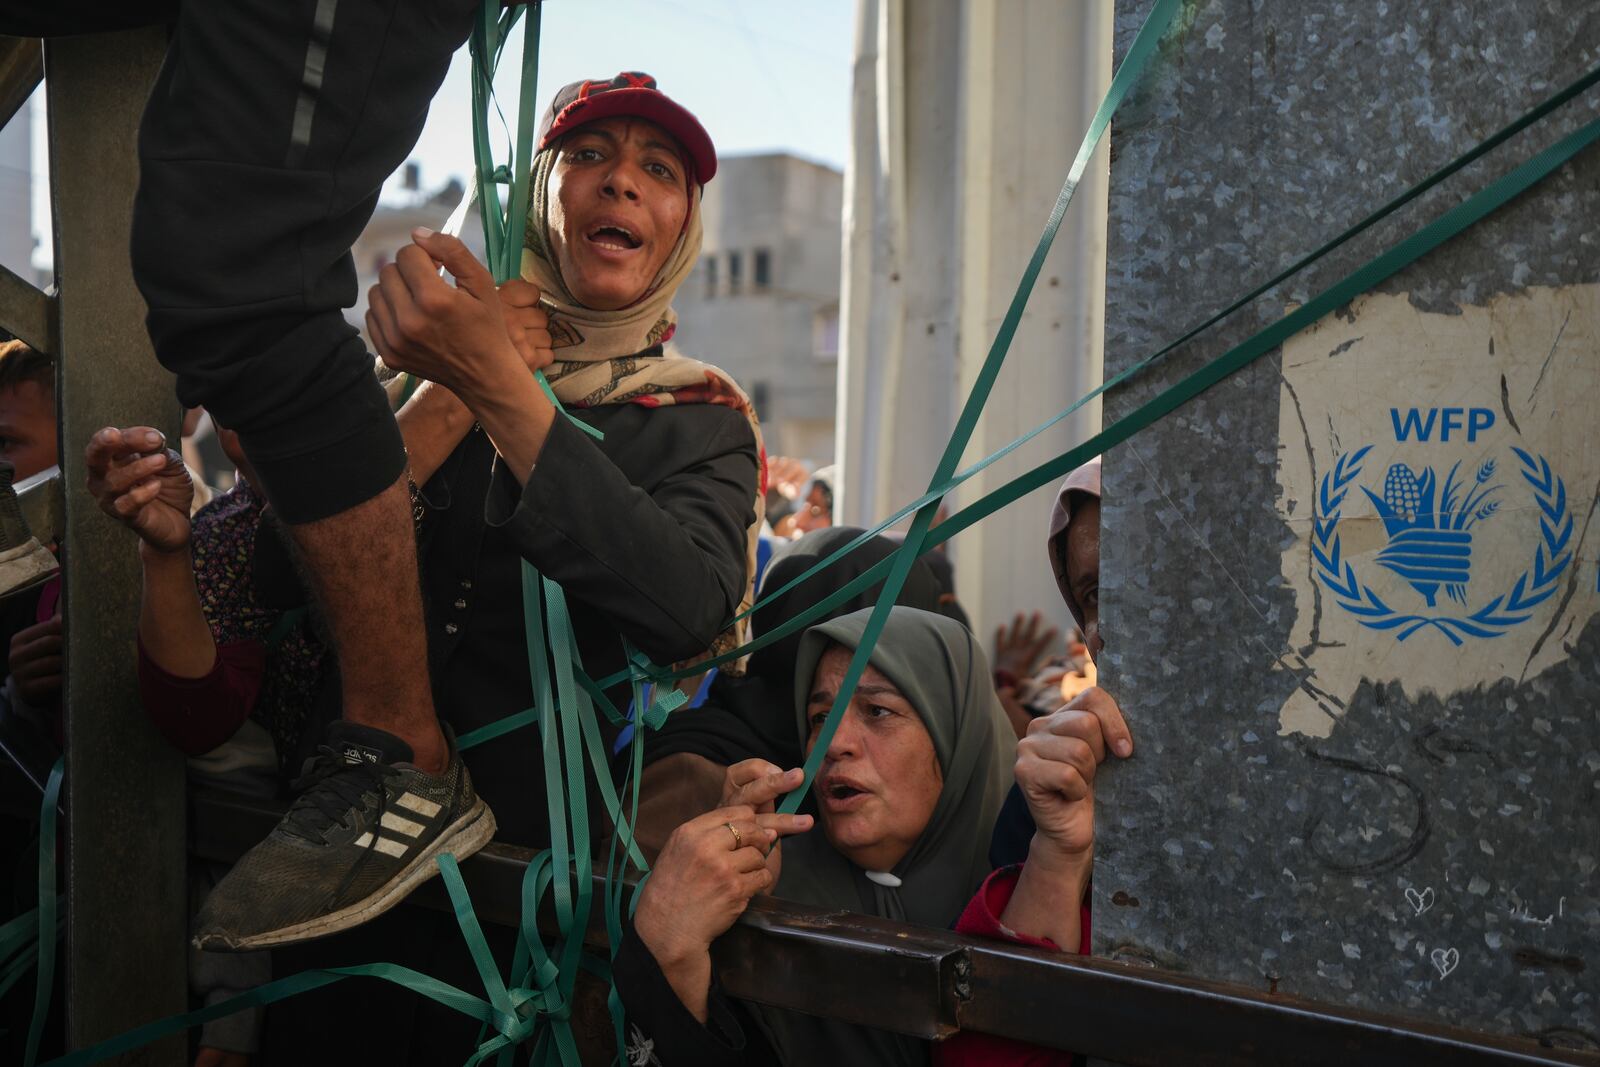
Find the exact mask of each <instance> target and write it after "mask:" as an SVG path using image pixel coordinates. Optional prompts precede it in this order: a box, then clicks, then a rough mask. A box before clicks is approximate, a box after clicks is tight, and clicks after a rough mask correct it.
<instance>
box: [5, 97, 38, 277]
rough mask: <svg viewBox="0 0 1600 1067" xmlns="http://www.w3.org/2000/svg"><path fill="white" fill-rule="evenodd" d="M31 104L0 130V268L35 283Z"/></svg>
mask: <svg viewBox="0 0 1600 1067" xmlns="http://www.w3.org/2000/svg"><path fill="white" fill-rule="evenodd" d="M32 168H33V103H32V102H31V101H30V102H29V103H26V104H24V105H22V107H20V108H18V109H17V113H16V115H14V116H13V117H12V119H11V121H10V122H8V123H6V124H5V126H4V127H3V128H0V265H4V266H5V267H8V268H9V269H10V270H11V271H13V272H14V273H16V274H17V275H18V276H20V277H22V278H25V279H27V280H29V281H32V280H34V269H33V174H32Z"/></svg>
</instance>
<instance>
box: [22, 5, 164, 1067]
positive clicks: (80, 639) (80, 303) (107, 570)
mask: <svg viewBox="0 0 1600 1067" xmlns="http://www.w3.org/2000/svg"><path fill="white" fill-rule="evenodd" d="M165 43H166V42H165V34H164V31H162V30H160V29H149V30H140V31H136V32H129V33H119V34H99V35H89V36H83V37H74V38H66V39H62V40H59V41H51V42H50V43H49V44H48V45H47V46H46V51H45V63H46V67H47V70H48V72H49V80H48V83H47V84H48V91H49V94H50V95H49V102H50V108H49V112H50V178H51V193H52V196H53V202H54V207H55V210H54V216H55V242H56V247H55V262H56V277H57V279H58V289H59V290H60V292H61V295H60V297H59V298H58V299H59V308H60V322H59V333H58V336H59V338H60V346H59V351H58V352H57V361H56V364H57V368H58V369H57V373H58V374H59V379H58V381H59V388H58V390H57V395H58V396H59V397H60V404H61V441H62V447H61V454H62V467H63V477H64V479H65V483H66V486H65V488H66V517H67V523H66V525H67V537H66V559H65V563H66V588H65V605H66V610H65V615H66V621H67V659H66V665H67V682H66V707H67V781H66V795H67V810H68V812H69V813H70V817H69V827H70V832H69V836H68V841H67V902H68V913H67V918H68V921H67V951H66V963H67V1038H68V1043H69V1044H70V1045H72V1046H73V1047H81V1046H83V1045H86V1044H89V1043H91V1042H93V1041H97V1040H100V1039H103V1038H107V1037H111V1036H113V1035H115V1034H118V1033H121V1032H122V1031H124V1030H127V1029H129V1028H130V1027H133V1026H135V1025H137V1024H139V1023H143V1022H147V1021H149V1020H151V1019H155V1018H159V1017H161V1016H165V1015H169V1014H171V1013H173V1012H179V1011H182V1010H184V1008H185V1005H186V999H187V996H186V994H187V981H186V976H187V947H186V940H187V933H188V929H187V926H188V924H187V913H186V907H185V901H186V897H187V894H186V892H185V888H186V878H185V875H184V868H185V852H184V795H183V787H184V767H183V758H182V757H181V756H180V755H179V754H178V753H177V751H176V750H175V749H173V748H172V747H171V746H170V745H168V744H166V743H165V742H163V741H162V739H161V738H160V737H159V736H158V735H157V734H156V732H155V730H154V729H153V728H152V727H151V726H150V725H149V723H148V722H147V720H146V719H145V717H144V715H143V714H142V713H141V711H140V710H139V700H138V690H137V686H136V684H135V677H134V664H135V658H134V655H135V653H134V634H135V625H136V619H137V615H138V603H139V565H138V555H137V548H136V543H135V540H134V538H133V537H132V536H131V535H129V534H128V532H127V531H126V530H123V529H122V528H121V527H119V526H117V525H115V524H113V523H112V522H110V521H109V520H107V519H106V517H105V516H104V515H102V514H101V513H100V511H99V509H98V508H96V506H95V504H94V501H93V500H92V499H91V498H90V497H89V495H88V493H87V492H86V490H85V488H84V479H83V465H82V460H81V458H80V457H81V456H82V449H83V445H84V442H85V441H86V440H87V439H88V437H89V435H90V434H91V433H93V431H94V430H96V429H98V428H99V427H100V426H103V425H106V424H118V425H128V424H132V423H144V424H149V425H154V426H157V427H160V428H161V429H163V430H164V431H166V432H167V433H168V434H169V436H171V437H173V439H176V436H177V430H178V425H177V417H178V406H177V401H176V400H175V399H174V397H173V391H172V384H171V380H170V378H169V377H168V376H167V374H166V373H165V372H164V371H163V370H162V369H161V368H160V366H158V365H157V363H156V361H155V357H154V354H153V353H152V352H151V348H150V342H149V339H148V337H147V336H146V334H145V330H144V310H145V309H144V304H143V301H141V300H140V298H139V294H138V292H137V291H136V290H135V288H134V285H133V279H132V274H131V271H130V268H129V263H128V231H129V223H130V219H131V217H132V205H133V193H134V189H135V187H136V185H137V161H136V155H135V131H136V130H137V127H138V122H139V113H140V109H141V105H142V103H143V101H144V99H145V97H146V95H147V94H148V92H149V87H150V84H151V83H152V81H153V80H154V78H155V73H156V70H157V68H158V66H159V65H160V63H161V59H162V56H163V54H164V52H165ZM184 1054H185V1041H184V1039H183V1038H182V1037H175V1038H172V1039H169V1040H166V1041H163V1042H160V1043H158V1044H156V1045H152V1046H150V1047H148V1048H147V1049H145V1050H143V1051H141V1052H137V1053H131V1054H129V1055H127V1056H125V1057H122V1058H121V1059H120V1060H119V1061H118V1062H122V1063H140V1064H174V1065H176V1064H179V1063H181V1062H182V1061H183V1059H184Z"/></svg>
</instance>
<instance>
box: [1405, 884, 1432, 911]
mask: <svg viewBox="0 0 1600 1067" xmlns="http://www.w3.org/2000/svg"><path fill="white" fill-rule="evenodd" d="M1406 903H1407V904H1410V905H1411V906H1412V908H1414V909H1416V912H1417V914H1418V915H1421V914H1422V913H1423V912H1425V911H1427V910H1428V909H1429V908H1431V907H1433V886H1431V885H1430V886H1429V887H1428V888H1426V889H1424V890H1423V891H1422V892H1420V893H1419V892H1417V891H1416V890H1415V889H1411V888H1409V887H1408V888H1407V889H1406Z"/></svg>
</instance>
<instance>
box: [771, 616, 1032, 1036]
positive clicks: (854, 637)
mask: <svg viewBox="0 0 1600 1067" xmlns="http://www.w3.org/2000/svg"><path fill="white" fill-rule="evenodd" d="M871 614H872V612H871V611H870V610H863V611H858V612H855V613H854V614H851V615H847V616H845V617H844V618H841V619H835V620H833V621H832V622H829V623H825V624H823V625H821V626H814V627H812V628H811V629H810V630H808V631H807V632H806V635H805V639H804V641H803V642H802V644H801V648H800V653H799V658H798V662H797V664H796V667H795V675H794V696H793V701H792V703H791V714H792V715H793V717H792V718H791V723H792V724H793V725H794V727H795V728H796V729H797V732H798V734H799V736H801V737H805V736H806V735H807V733H808V728H807V723H806V717H807V716H806V713H807V710H808V709H807V703H808V697H809V695H810V692H811V684H812V677H813V675H814V674H815V673H816V668H817V664H818V662H819V661H820V660H821V659H822V656H823V653H825V652H826V651H827V650H828V649H829V648H830V647H831V646H833V645H836V644H837V645H843V646H844V647H845V648H848V649H851V650H854V649H855V648H856V647H857V646H858V645H859V644H860V643H861V638H862V635H863V633H864V631H865V630H866V626H867V620H868V619H869V618H870V616H871ZM869 662H870V663H871V664H872V666H874V667H876V668H877V669H878V670H879V671H881V672H882V673H883V674H884V675H885V676H886V677H887V678H888V679H889V680H890V681H891V682H893V683H894V685H895V688H897V689H899V690H900V692H901V693H902V694H903V695H904V696H905V697H906V699H907V700H908V701H909V702H910V703H911V706H912V707H914V708H915V709H916V710H917V714H918V715H920V716H921V718H922V723H923V725H924V726H925V727H927V730H928V734H929V736H930V737H931V738H932V740H933V749H934V753H935V755H936V756H937V757H938V760H939V767H940V770H941V771H942V772H943V775H944V785H943V788H942V789H941V790H940V793H939V799H938V801H937V802H936V804H935V805H934V809H933V814H932V815H931V816H930V817H929V819H928V825H927V827H926V828H925V829H924V830H923V831H922V834H921V836H919V837H918V838H917V841H916V843H915V844H914V845H912V846H911V849H910V851H908V852H907V853H906V855H905V857H904V858H902V859H901V860H900V862H899V863H897V864H895V866H894V869H893V870H892V871H888V872H874V877H870V878H869V877H868V872H866V871H863V870H862V869H861V868H860V867H857V866H856V865H855V864H854V863H851V862H850V861H849V860H848V859H846V858H845V857H844V856H842V855H840V854H839V853H838V852H836V851H834V849H833V847H832V846H831V845H830V844H829V843H828V839H827V837H826V836H824V834H823V831H822V828H821V827H820V826H819V827H818V828H817V829H815V830H813V831H811V832H810V833H807V834H804V835H801V836H799V837H794V838H791V839H789V840H788V841H787V842H786V843H785V844H784V846H783V874H782V878H781V879H780V881H779V883H778V887H777V889H776V891H775V895H776V896H779V897H781V898H784V899H786V900H797V901H801V902H803V903H806V904H815V905H818V906H821V907H825V908H831V909H845V910H849V911H854V912H859V913H862V914H867V915H876V916H879V917H880V918H885V919H895V920H901V921H906V922H913V923H918V924H921V925H923V926H933V927H940V928H945V927H949V926H950V925H951V924H952V923H953V922H954V921H955V919H956V917H957V916H958V915H959V914H960V913H961V909H962V908H963V907H964V906H965V905H966V903H967V901H968V900H969V899H971V897H972V894H973V893H974V892H975V891H976V890H977V888H978V886H979V885H980V884H981V883H982V881H983V879H984V877H985V876H986V875H988V873H989V859H988V855H987V852H988V846H989V833H990V830H991V829H992V828H993V826H994V820H995V816H996V814H997V813H998V812H999V810H1000V804H1001V801H1002V800H1003V799H1004V798H1005V793H1006V789H1007V788H1008V787H1009V786H1010V785H1011V778H1012V774H1011V765H1012V761H1013V759H1014V745H1013V741H1014V735H1013V734H1012V732H1011V727H1010V725H1009V724H1008V722H1007V720H1006V716H1005V712H1004V711H1002V710H1001V708H1000V702H999V700H998V698H996V696H995V693H994V684H993V682H992V681H991V680H990V673H989V663H988V660H987V659H986V658H985V656H984V654H983V649H982V648H980V647H979V645H978V642H977V640H976V639H975V638H974V637H973V636H972V631H971V630H968V629H967V628H966V627H965V626H962V625H961V624H960V623H958V622H956V621H955V620H954V619H950V618H948V617H946V616H944V615H940V614H935V613H934V612H930V611H918V610H916V609H914V608H904V607H897V608H895V609H894V610H893V611H892V612H890V613H889V619H888V622H887V624H886V625H885V626H884V629H883V633H882V634H881V635H880V636H879V638H878V642H877V644H876V645H875V646H874V647H873V649H872V655H871V658H870V660H869ZM885 875H887V877H885ZM895 883H898V884H895ZM761 1014H762V1022H763V1025H765V1026H766V1027H767V1029H768V1030H769V1031H770V1032H771V1033H772V1035H773V1037H774V1041H773V1046H774V1047H775V1048H778V1049H780V1050H781V1054H782V1056H783V1058H784V1062H786V1063H791V1064H800V1063H807V1064H810V1063H828V1062H833V1063H851V1064H854V1063H873V1064H905V1065H912V1064H923V1063H926V1062H928V1048H927V1045H926V1044H925V1043H924V1042H921V1041H918V1040H915V1039H913V1038H908V1037H904V1036H901V1035H897V1034H891V1033H889V1032H888V1031H886V1030H876V1029H873V1028H870V1027H864V1026H856V1025H854V1024H850V1023H841V1022H837V1021H833V1020H827V1019H820V1018H816V1017H814V1016H810V1015H801V1014H798V1013H795V1012H789V1011H777V1010H770V1009H762V1012H761Z"/></svg>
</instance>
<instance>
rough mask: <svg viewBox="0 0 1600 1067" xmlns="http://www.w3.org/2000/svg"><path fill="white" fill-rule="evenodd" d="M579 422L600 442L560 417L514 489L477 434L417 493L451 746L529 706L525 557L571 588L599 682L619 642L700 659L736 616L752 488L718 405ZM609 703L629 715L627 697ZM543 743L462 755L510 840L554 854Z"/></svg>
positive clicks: (500, 742)
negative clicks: (452, 738) (593, 430)
mask: <svg viewBox="0 0 1600 1067" xmlns="http://www.w3.org/2000/svg"><path fill="white" fill-rule="evenodd" d="M573 415H574V416H575V417H576V418H578V419H581V420H582V421H584V422H585V423H587V424H589V425H591V426H594V427H595V428H596V429H598V430H600V431H602V432H603V433H604V434H605V439H604V440H603V441H596V440H595V439H593V438H592V437H590V436H588V435H587V434H585V433H583V432H582V431H581V430H579V429H578V428H577V427H576V426H573V425H572V424H571V423H569V422H568V421H567V419H566V418H564V417H561V416H557V418H556V421H555V424H554V426H553V427H552V429H551V431H550V436H549V438H548V439H547V440H546V442H545V446H544V449H543V451H542V452H541V453H540V454H539V458H538V461H537V462H536V463H535V465H534V468H533V473H532V474H531V475H530V476H529V478H528V481H527V483H526V484H525V485H518V484H517V483H516V481H515V480H514V479H512V478H511V477H510V476H509V475H508V474H507V473H506V470H505V468H504V466H503V465H502V464H498V463H496V462H495V453H494V448H493V445H492V444H490V442H489V440H488V438H487V437H486V436H485V435H484V433H483V432H482V431H481V430H477V429H474V430H473V431H472V432H471V433H470V434H468V436H467V437H466V439H465V440H463V441H462V443H461V444H460V445H459V446H458V447H457V448H456V450H455V451H454V452H453V453H452V454H451V455H450V457H449V458H448V459H447V460H446V461H445V463H444V464H443V465H442V466H441V467H440V468H439V470H438V471H437V472H436V473H435V474H434V476H433V477H432V478H431V479H429V481H428V484H427V485H426V486H424V487H423V490H422V498H423V502H424V503H425V505H426V509H427V513H426V515H425V516H424V519H423V527H422V533H421V542H420V556H421V563H422V574H423V591H424V599H425V602H426V604H427V610H428V632H429V642H428V643H429V659H430V666H431V668H432V672H433V687H434V694H435V701H436V704H437V706H438V708H439V711H440V714H441V715H442V716H443V717H444V718H445V719H447V720H448V721H449V722H450V724H451V725H452V726H453V727H454V728H455V731H456V733H457V734H458V735H460V734H463V733H466V732H468V731H470V730H474V729H477V728H478V727H480V726H484V725H487V724H488V723H491V722H493V721H495V720H497V719H500V718H503V717H505V716H507V715H512V714H515V713H517V712H519V711H521V710H523V709H524V708H527V707H529V706H530V705H531V704H532V702H533V690H532V682H531V680H530V675H529V670H528V648H527V642H526V638H525V636H524V627H523V610H522V582H521V576H520V567H521V560H523V559H527V560H528V561H529V562H530V563H532V564H533V565H534V566H535V567H537V568H538V569H539V571H540V573H542V574H543V575H544V576H545V577H547V578H550V579H552V580H554V581H556V582H558V583H560V585H561V587H562V588H563V590H564V591H565V593H566V598H567V604H568V607H569V609H570V611H571V615H572V624H573V629H574V631H575V633H576V635H577V643H578V651H579V653H580V655H581V658H582V660H583V666H584V668H585V670H586V671H587V672H588V674H589V675H590V676H591V677H593V678H596V679H598V678H601V677H604V676H605V675H608V674H611V673H613V672H614V671H617V670H619V669H620V668H621V667H622V666H623V665H624V663H625V658H624V655H623V651H622V642H621V640H620V639H619V635H620V636H621V637H626V638H628V640H630V641H631V642H633V644H634V645H635V646H636V647H637V648H638V649H639V650H640V651H642V652H643V653H644V654H645V655H647V656H649V657H650V658H651V659H652V660H654V661H655V662H657V663H661V664H669V663H673V662H676V661H679V660H683V659H687V658H689V657H691V656H694V655H697V654H699V653H701V652H704V651H705V650H706V649H707V648H708V647H710V645H711V643H712V641H713V640H714V639H715V638H716V637H717V635H718V634H719V633H720V632H721V631H722V629H723V627H724V626H725V625H726V623H727V622H728V620H729V619H731V618H732V617H733V615H734V613H735V612H736V611H737V609H738V606H739V600H740V597H741V596H742V594H743V592H744V588H745V582H746V531H747V530H748V528H749V525H750V523H751V522H753V521H754V519H755V511H754V506H755V499H756V483H757V478H758V476H759V475H758V465H757V459H756V446H755V435H754V434H753V432H752V431H751V429H750V425H749V423H748V421H747V420H746V419H745V418H744V416H743V415H741V414H740V413H739V412H737V411H734V410H733V409H731V408H727V407H722V406H720V405H714V404H684V405H671V406H667V407H660V408H647V407H642V406H638V405H634V404H619V405H611V406H606V407H599V408H592V409H586V410H578V409H573ZM608 695H610V696H611V698H612V702H613V704H615V705H616V706H617V708H618V709H619V710H621V709H625V708H626V707H627V700H628V692H627V690H626V688H625V687H617V688H616V689H614V690H613V691H612V692H611V693H610V694H608ZM603 734H604V736H605V737H606V738H607V740H608V743H609V741H610V740H611V739H612V738H613V737H614V736H615V731H614V730H613V729H611V728H610V727H609V725H606V726H604V727H603ZM538 738H539V734H538V731H537V730H536V729H534V728H532V727H527V728H524V729H521V730H517V731H514V732H512V733H509V734H506V735H504V736H502V737H499V738H497V739H495V740H493V741H489V742H487V743H485V744H483V745H481V746H479V747H477V748H474V749H470V750H469V751H467V752H466V753H465V759H466V762H467V766H468V769H469V770H471V772H472V777H473V783H474V785H475V786H476V787H477V790H478V792H479V793H480V794H482V795H483V797H484V799H485V800H487V801H488V803H489V806H490V807H491V808H492V809H493V810H494V812H495V817H496V819H497V820H498V822H499V825H500V833H499V835H498V837H499V840H501V841H504V842H507V843H511V844H518V845H527V846H531V847H540V846H543V845H546V844H548V843H549V828H548V819H547V816H546V814H545V811H544V809H545V799H544V789H543V784H544V779H543V773H542V767H541V763H540V760H539V740H538ZM596 810H598V809H597V807H595V806H593V805H591V807H590V811H591V812H593V811H596Z"/></svg>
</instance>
